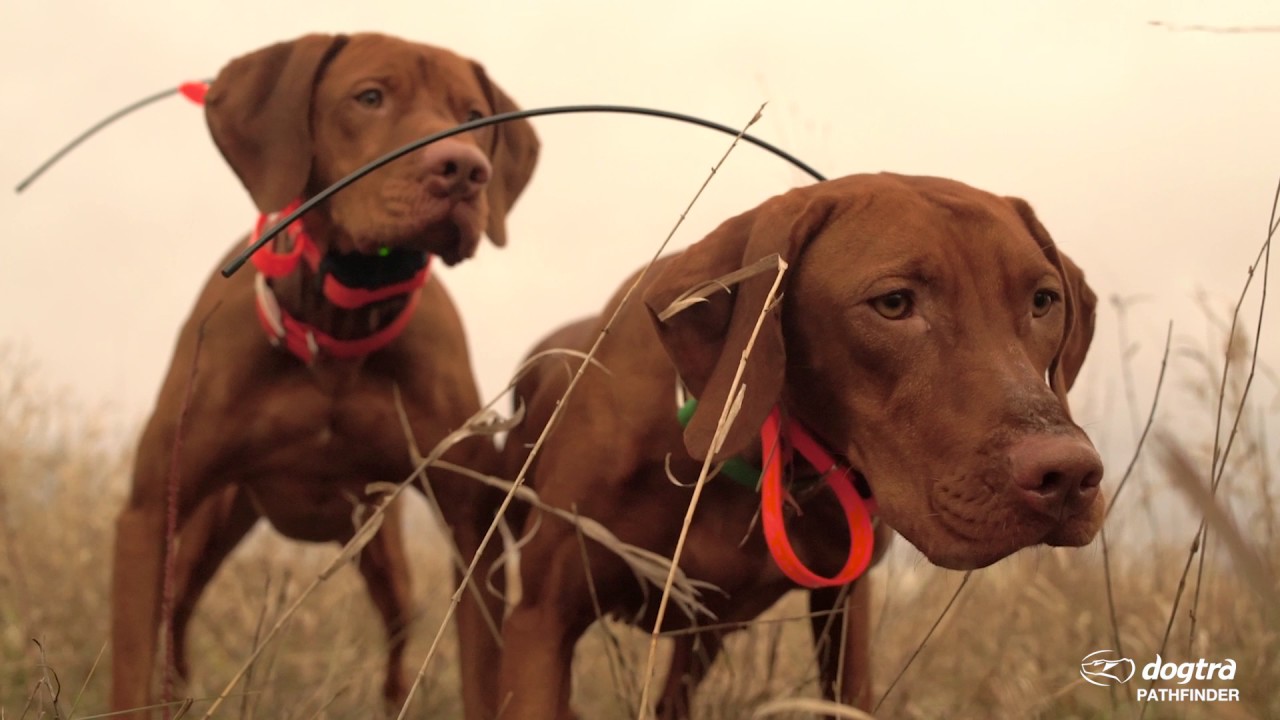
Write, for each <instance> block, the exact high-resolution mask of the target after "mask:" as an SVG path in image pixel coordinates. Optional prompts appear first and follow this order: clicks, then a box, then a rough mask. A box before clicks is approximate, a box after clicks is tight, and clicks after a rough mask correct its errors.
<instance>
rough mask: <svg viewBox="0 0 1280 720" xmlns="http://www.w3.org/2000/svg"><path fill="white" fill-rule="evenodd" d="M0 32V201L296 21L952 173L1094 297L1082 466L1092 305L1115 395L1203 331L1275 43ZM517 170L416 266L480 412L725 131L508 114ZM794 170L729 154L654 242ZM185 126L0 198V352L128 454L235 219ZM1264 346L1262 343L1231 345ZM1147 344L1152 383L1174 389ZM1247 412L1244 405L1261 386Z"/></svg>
mask: <svg viewBox="0 0 1280 720" xmlns="http://www.w3.org/2000/svg"><path fill="white" fill-rule="evenodd" d="M0 8H3V10H2V13H3V23H2V24H3V29H0V87H2V88H4V92H5V101H4V106H5V107H6V109H7V111H6V112H4V113H0V137H3V138H4V148H5V149H4V151H3V153H2V154H0V178H2V179H3V180H4V182H5V183H7V184H8V186H9V187H12V186H13V185H15V184H17V182H18V181H19V180H20V179H21V178H22V177H23V176H24V175H25V174H26V173H27V172H28V171H30V170H31V169H33V168H34V167H35V166H36V165H37V164H38V163H39V162H40V161H42V160H43V159H45V157H47V156H48V155H49V154H50V153H52V152H53V151H54V150H55V149H57V148H58V147H59V146H60V145H61V144H62V143H64V142H65V141H66V140H68V139H70V138H71V137H72V136H74V135H75V134H76V133H78V132H79V131H81V130H82V129H84V128H85V127H87V126H88V125H89V124H90V123H92V122H94V121H96V120H97V119H99V118H101V117H102V116H104V115H105V114H106V113H108V112H110V111H112V110H115V109H116V108H118V107H120V106H122V105H124V104H125V103H127V102H130V101H132V100H134V99H137V98H140V97H142V96H144V95H147V94H150V93H152V92H155V91H157V90H160V89H163V88H165V87H169V86H173V85H175V84H176V83H178V82H180V81H184V80H188V79H197V78H205V77H211V76H212V75H214V74H215V73H216V72H217V71H218V69H219V68H220V67H221V66H222V65H223V64H224V63H225V62H226V61H227V60H229V59H230V58H232V57H235V56H238V55H240V54H243V53H246V52H248V51H251V50H254V49H256V48H258V47H261V46H263V45H266V44H269V43H272V42H275V41H278V40H282V39H288V38H292V37H295V36H297V35H300V34H303V33H306V32H312V31H327V32H353V31H360V30H377V31H383V32H388V33H394V34H398V35H402V36H404V37H407V38H411V39H416V40H420V41H424V42H429V43H434V44H439V45H445V46H448V47H450V48H452V49H454V50H456V51H458V52H460V53H462V54H465V55H468V56H471V57H474V58H476V59H479V60H480V61H481V62H482V63H483V64H484V65H485V66H486V67H487V68H488V71H489V74H490V77H492V78H494V79H495V81H496V82H498V83H499V84H500V85H502V86H503V87H504V88H505V89H506V90H507V91H508V92H509V93H510V94H511V95H512V96H513V97H514V98H515V99H516V100H517V102H519V103H520V104H521V105H522V106H524V107H535V106H543V105H555V104H563V103H624V104H636V105H651V106H655V107H659V108H665V109H671V110H679V111H683V112H688V113H693V114H697V115H701V116H703V117H706V118H709V119H713V120H717V121H720V122H724V123H727V124H730V125H738V124H741V123H743V122H745V121H746V120H747V119H748V118H749V117H750V116H751V114H752V113H753V112H754V111H755V109H756V108H757V107H758V106H759V105H760V104H761V103H762V102H764V101H768V103H769V105H768V107H767V108H766V109H765V113H764V118H763V120H762V121H761V122H760V123H759V124H758V125H757V126H756V128H755V129H754V131H755V132H756V133H757V134H759V135H760V136H762V137H764V138H766V139H770V140H772V141H774V142H776V143H778V144H780V145H782V146H783V147H784V148H786V149H788V150H790V151H792V152H793V153H795V154H797V155H798V156H799V157H801V158H802V159H804V160H806V161H807V162H808V163H810V164H812V165H813V166H815V167H816V168H817V169H819V170H820V171H821V172H824V173H826V174H827V175H829V176H838V175H842V174H848V173H855V172H864V171H879V170H893V171H898V172H906V173H922V174H935V175H944V176H950V177H954V178H957V179H960V180H963V181H966V182H968V183H971V184H974V185H977V186H979V187H982V188H984V189H989V190H992V191H995V192H999V193H1006V194H1016V195H1021V196H1023V197H1026V198H1027V199H1029V200H1030V201H1031V202H1032V203H1033V205H1034V206H1035V207H1036V209H1037V210H1038V212H1039V214H1040V217H1041V219H1042V220H1043V221H1044V222H1045V224H1046V225H1047V226H1048V227H1049V229H1050V231H1051V232H1052V233H1053V234H1054V235H1055V237H1056V238H1057V240H1058V242H1059V244H1060V245H1061V246H1062V247H1063V248H1065V249H1066V251H1067V252H1068V253H1069V254H1070V255H1072V257H1074V258H1075V259H1076V260H1077V261H1078V262H1079V263H1080V265H1082V266H1083V267H1084V268H1085V270H1086V272H1087V275H1088V278H1089V281H1090V282H1091V284H1092V285H1093V287H1094V288H1095V289H1096V290H1097V292H1098V294H1099V296H1100V297H1101V298H1103V304H1102V306H1101V307H1100V308H1099V326H1098V334H1097V339H1096V341H1095V344H1094V347H1093V355H1092V358H1091V360H1090V362H1089V363H1088V364H1087V365H1086V369H1085V375H1084V377H1083V379H1082V382H1081V384H1080V386H1079V387H1078V388H1077V390H1076V392H1075V393H1074V396H1075V398H1076V399H1075V404H1076V406H1077V408H1078V412H1079V414H1080V418H1079V419H1080V420H1081V421H1082V423H1083V424H1084V425H1085V426H1086V427H1087V428H1088V429H1089V430H1090V431H1091V433H1093V435H1094V437H1095V439H1096V440H1097V441H1098V442H1099V444H1100V445H1101V446H1103V449H1104V452H1106V451H1107V450H1108V448H1109V447H1110V448H1112V449H1113V450H1114V449H1115V448H1123V449H1124V451H1125V452H1127V451H1128V448H1129V447H1131V442H1132V433H1133V428H1132V422H1131V418H1130V414H1129V413H1128V412H1117V411H1116V408H1117V407H1118V406H1117V404H1116V403H1117V402H1118V399H1119V398H1120V397H1121V396H1122V392H1121V379H1120V378H1121V374H1120V373H1119V371H1118V370H1119V362H1120V355H1121V353H1120V351H1119V346H1118V343H1117V339H1116V338H1117V334H1118V326H1117V316H1116V314H1115V313H1114V311H1113V308H1112V307H1111V305H1110V304H1108V303H1107V299H1108V298H1110V297H1112V296H1123V297H1127V298H1139V299H1140V300H1141V302H1140V303H1138V304H1136V305H1134V306H1133V307H1132V308H1131V309H1130V311H1129V327H1128V332H1129V333H1130V337H1131V340H1132V341H1133V343H1134V344H1135V345H1136V346H1137V350H1136V353H1135V354H1133V355H1132V356H1131V362H1132V364H1133V369H1134V372H1135V374H1136V376H1137V377H1136V397H1137V398H1138V399H1139V401H1140V402H1141V403H1145V402H1147V398H1149V395H1150V393H1151V390H1152V387H1153V384H1154V377H1155V370H1156V368H1157V366H1158V363H1159V352H1160V349H1161V345H1162V343H1163V338H1164V331H1165V326H1166V323H1167V322H1168V321H1169V319H1170V318H1177V326H1176V335H1177V336H1178V337H1179V338H1180V341H1181V344H1182V345H1184V346H1196V347H1200V348H1202V349H1203V348H1204V346H1205V342H1206V338H1207V337H1209V331H1208V330H1207V324H1206V322H1205V320H1204V316H1203V313H1202V312H1201V310H1200V309H1199V307H1198V305H1197V303H1196V296H1197V293H1200V292H1203V293H1204V295H1205V296H1206V297H1207V298H1208V300H1209V302H1210V304H1211V305H1212V306H1213V307H1215V308H1217V309H1219V310H1224V309H1225V308H1226V307H1227V306H1228V305H1229V303H1230V302H1231V301H1233V300H1234V298H1235V296H1236V295H1237V294H1238V292H1239V287H1240V283H1241V282H1242V281H1243V279H1244V277H1245V271H1246V268H1247V266H1248V264H1249V263H1250V262H1251V261H1252V258H1253V257H1254V255H1255V253H1256V250H1257V247H1258V245H1259V243H1260V241H1261V240H1262V236H1263V229H1264V227H1265V222H1266V218H1267V211H1268V209H1269V207H1270V203H1271V195H1272V192H1273V190H1274V186H1275V183H1276V178H1277V174H1278V173H1280V142H1278V141H1277V136H1278V133H1277V130H1278V129H1280V93H1277V92H1276V89H1277V88H1276V84H1275V78H1276V72H1277V68H1276V60H1277V58H1280V34H1277V33H1252V34H1225V33H1211V32H1201V31H1174V30H1171V29H1169V28H1168V27H1164V26H1157V25H1153V24H1151V22H1152V21H1161V22H1165V23H1172V24H1175V25H1192V24H1209V25H1219V26H1230V25H1242V24H1244V25H1272V26H1274V25H1277V24H1280V9H1277V8H1276V7H1275V6H1274V5H1272V4H1270V3H1266V2H1261V1H1257V2H1224V3H1199V2H1129V3H1113V2H1044V3H1027V2H966V3H923V2H895V3H883V2H880V3H865V2H788V3H777V2H767V3H766V2H743V1H742V0H736V1H733V2H696V1H689V2H645V3H625V4H624V3H602V2H590V1H585V0H582V1H575V0H558V1H547V2H538V3H524V4H520V3H500V2H484V1H479V2H469V3H465V4H464V3H448V4H445V3H403V2H399V3H376V2H362V3H350V2H311V3H305V4H304V3H294V2H279V3H262V2H257V1H255V2H241V1H236V2H218V3H212V2H184V3H169V2H157V1H153V0H147V1H142V2H127V3H87V2H76V3H73V2H63V1H46V2H21V3H19V2H15V1H14V0H3V1H2V2H0ZM534 123H535V126H536V128H537V131H538V133H539V135H540V136H541V139H542V141H543V152H542V160H541V163H540V165H539V168H538V170H537V172H536V174H535V176H534V180H533V182H532V184H531V185H530V188H529V190H528V191H527V192H526V194H525V195H524V197H523V198H522V199H521V200H520V202H519V204H518V206H517V207H516V209H515V212H514V214H513V216H512V217H511V218H510V220H509V226H508V227H509V235H510V239H511V245H510V247H508V248H507V249H506V250H503V251H498V250H496V249H495V248H493V247H492V246H490V245H487V244H486V245H485V246H484V247H483V248H482V250H481V252H480V253H479V255H478V256H477V257H476V258H475V259H473V260H472V261H471V262H469V263H467V264H465V265H464V266H462V267H458V268H453V269H442V270H440V272H439V274H438V277H439V278H441V279H443V281H444V282H445V283H446V284H447V285H448V287H449V288H450V289H451V290H452V292H453V294H454V296H455V299H456V301H457V303H458V305H459V307H460V309H461V311H462V314H463V317H464V320H465V323H466V326H467V330H468V333H469V336H470V338H471V342H472V350H473V355H474V361H475V366H476V372H477V375H478V378H479V381H480V384H481V388H482V391H483V392H484V394H485V395H486V396H490V395H492V394H493V393H495V392H497V391H498V390H499V389H500V388H501V387H502V386H503V384H504V382H505V380H506V378H507V376H508V374H509V373H510V371H511V369H512V368H513V367H514V366H515V365H516V364H517V363H518V361H519V360H520V358H521V357H522V355H523V353H524V352H525V350H526V349H527V348H528V347H529V346H530V345H531V344H532V343H533V342H534V341H535V340H536V339H537V338H538V337H540V336H541V335H542V334H544V333H545V332H547V331H549V330H551V329H552V328H553V327H555V326H557V325H559V324H560V323H562V322H564V321H567V320H570V319H572V318H575V317H578V316H580V315H583V314H586V313H588V312H595V311H596V310H597V309H598V308H599V306H600V305H601V303H602V301H603V300H604V299H605V297H606V296H607V295H608V294H609V293H610V292H612V290H613V289H614V288H615V287H616V286H617V285H618V283H619V282H620V281H621V280H622V279H623V278H624V277H625V276H626V275H627V274H628V273H629V272H630V271H631V270H632V269H634V268H635V267H636V266H638V265H639V264H641V263H642V262H643V261H644V260H645V259H646V258H647V257H648V256H649V255H650V254H651V253H652V252H653V250H654V248H655V247H656V245H657V243H658V242H659V241H660V240H661V238H662V237H663V236H664V235H665V234H666V232H667V231H668V229H669V228H670V227H671V225H672V223H673V221H674V220H675V219H676V217H677V216H678V214H679V212H680V210H681V209H682V208H683V207H684V205H685V203H686V202H687V201H688V199H689V198H690V196H691V194H692V193H693V191H694V190H695V189H696V187H697V186H698V185H699V184H700V183H701V182H702V180H703V178H704V176H705V174H706V172H707V169H708V168H709V167H710V166H711V164H712V163H713V162H714V161H715V160H716V158H718V157H719V156H720V154H721V153H722V152H723V150H724V148H725V147H726V143H727V141H728V138H727V137H726V136H722V135H719V134H717V133H712V132H710V131H707V130H702V129H699V128H694V127H692V126H685V125H678V124H674V123H670V122H665V121H659V120H654V119H647V118H623V117H617V116H568V117H555V118H541V119H537V120H535V121H534ZM804 182H807V180H806V179H805V178H804V177H802V176H801V175H800V174H799V173H798V172H797V171H795V170H794V169H792V168H791V167H790V166H789V165H786V164H785V163H783V162H782V161H780V160H778V159H776V158H774V157H772V156H770V155H768V154H766V153H764V152H762V151H760V150H758V149H755V148H752V147H749V146H742V147H740V148H739V149H738V150H736V151H735V153H734V154H733V156H732V157H731V159H730V160H729V162H728V164H727V166H726V168H725V169H724V171H723V172H722V174H721V175H719V176H718V177H717V178H716V179H715V181H714V182H713V183H712V185H711V187H710V190H709V192H708V194H707V195H706V196H705V197H704V198H703V199H702V201H701V202H700V203H699V205H698V206H697V208H696V210H695V211H694V213H693V214H692V216H691V217H690V219H689V220H688V222H687V223H686V224H685V227H684V228H683V229H682V230H681V232H680V233H679V235H678V236H677V237H676V241H675V247H682V246H684V245H685V244H688V243H690V242H692V241H695V240H697V239H698V238H700V237H701V236H702V235H703V234H704V233H705V232H706V231H707V230H709V229H710V228H711V227H713V226H714V225H715V224H716V223H717V222H719V221H720V220H722V219H724V218H725V217H727V216H729V215H731V214H734V213H737V212H739V211H741V210H743V209H746V208H748V207H750V206H753V205H755V204H757V203H758V202H760V201H761V200H763V199H764V198H766V197H768V196H770V195H772V194H775V193H778V192H781V191H784V190H786V189H787V188H788V187H790V186H792V185H795V184H801V183H804ZM253 219H254V214H253V208H252V205H251V204H250V202H249V200H248V197H247V196H246V195H245V194H244V192H243V190H242V188H241V186H240V184H239V182H238V181H237V180H236V179H235V177H234V176H233V175H232V173H231V172H230V171H229V169H228V168H227V167H226V166H225V165H224V164H223V162H222V160H221V158H220V157H219V155H218V154H217V152H216V150H215V149H214V147H213V145H212V143H211V142H210V140H209V138H208V132H207V130H206V128H205V125H204V120H203V116H202V113H201V112H200V111H199V110H198V109H197V108H195V107H194V106H191V105H190V104H188V103H187V102H185V101H183V100H181V99H178V98H174V99H171V100H168V101H165V102H164V103H162V104H161V105H159V106H154V107H152V108H150V109H147V110H145V111H143V112H142V113H139V114H137V115H135V116H132V117H130V118H129V119H128V120H126V121H125V122H124V123H122V124H120V125H118V126H116V127H113V128H111V129H110V130H109V131H107V132H106V133H104V134H102V135H100V136H99V137H98V138H96V139H94V140H93V141H91V142H90V143H89V144H88V145H86V146H84V147H83V148H81V149H80V150H78V151H77V152H75V153H74V154H73V155H71V156H70V157H69V158H68V159H67V160H65V161H64V162H63V163H62V164H60V165H59V166H58V167H56V168H55V169H54V170H53V171H52V172H51V173H50V174H48V175H47V176H46V177H45V178H43V179H42V180H41V181H40V182H39V183H37V184H36V185H35V186H34V187H33V188H31V189H30V190H28V191H27V192H26V193H24V194H23V195H15V194H13V193H12V192H5V193H0V233H3V236H4V238H5V240H4V249H3V251H0V342H8V343H10V344H11V345H16V347H18V348H19V349H20V351H22V352H24V353H25V354H26V355H27V357H28V358H29V359H30V360H31V361H32V362H34V363H35V364H37V365H38V366H39V367H40V368H41V369H42V371H43V374H44V377H45V378H46V379H47V380H49V381H51V382H53V383H55V384H58V385H65V386H67V387H68V389H69V391H70V392H71V393H73V394H74V395H76V396H78V397H80V398H83V399H85V400H86V401H88V402H89V403H90V404H95V405H97V404H100V405H103V406H105V407H106V409H107V412H108V413H109V417H111V418H113V420H114V421H115V423H116V424H118V426H119V428H120V429H121V432H122V433H125V434H126V435H127V436H131V435H132V433H133V432H134V431H135V430H136V428H137V426H138V424H139V423H140V422H141V421H142V419H143V418H144V416H145V413H146V412H147V410H148V409H149V407H150V403H151V402H152V401H153V399H154V395H155V392H156V390H157V387H158V384H159V381H160V378H161V376H162V374H163V371H164V368H165V366H166V364H167V362H168V358H169V353H170V351H171V347H172V343H173V339H174V337H175V333H176V331H177V328H178V327H179V325H180V323H181V321H182V319H183V318H184V317H185V316H186V314H187V312H188V310H189V308H190V306H191V303H192V301H193V299H194V297H195V295H196V292H197V290H198V287H199V285H200V284H201V283H202V282H203V280H204V278H205V277H206V276H207V274H208V273H209V272H210V271H211V269H212V268H213V264H214V263H215V261H216V260H217V258H218V257H219V256H220V255H221V253H222V252H223V251H224V250H225V248H226V247H227V246H228V245H229V243H231V242H232V241H233V240H234V239H235V238H236V237H238V236H239V235H240V234H241V233H243V232H244V231H245V230H246V228H247V227H248V226H249V224H250V223H251V222H252V221H253ZM1263 344H1264V347H1263V354H1264V357H1267V358H1271V359H1274V358H1275V357H1276V355H1277V353H1276V344H1275V342H1273V338H1268V337H1266V336H1265V334H1264V337H1263ZM1177 362H1181V361H1180V360H1179V359H1178V358H1175V369H1177V368H1178V367H1181V368H1182V370H1183V371H1186V372H1188V373H1193V374H1194V373H1197V372H1198V371H1197V370H1196V369H1195V368H1194V367H1191V366H1188V365H1186V363H1185V362H1183V364H1182V365H1181V366H1178V365H1177V364H1176V363H1177ZM1272 388H1273V389H1272V390H1270V391H1269V392H1270V393H1271V395H1269V396H1267V397H1269V398H1271V401H1274V386H1272Z"/></svg>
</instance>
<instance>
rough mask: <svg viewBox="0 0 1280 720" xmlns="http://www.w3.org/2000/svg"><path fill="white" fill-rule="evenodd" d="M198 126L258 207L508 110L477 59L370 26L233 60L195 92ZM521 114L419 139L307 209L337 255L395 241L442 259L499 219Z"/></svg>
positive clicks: (520, 168) (511, 192) (519, 168)
mask: <svg viewBox="0 0 1280 720" xmlns="http://www.w3.org/2000/svg"><path fill="white" fill-rule="evenodd" d="M205 109H206V118H207V120H208V123H209V129H210V132H211V133H212V135H213V140H214V142H215V144H217V146H218V149H219V150H220V151H221V152H222V155H223V157H225V158H226V160H227V162H228V163H229V164H230V165H231V168H232V169H233V170H234V171H235V173H236V175H238V176H239V177H240V180H241V182H243V183H244V185H245V187H246V188H247V189H248V191H249V194H250V196H252V198H253V201H254V203H255V204H256V205H257V206H258V209H259V210H261V211H262V212H271V211H275V210H279V209H281V208H282V207H284V206H285V205H287V204H288V203H289V202H290V201H292V200H293V199H295V198H297V197H299V196H309V195H311V194H314V193H316V192H318V191H319V190H321V189H323V188H325V187H327V186H329V185H331V184H332V183H334V182H336V181H337V180H339V179H341V178H342V177H344V176H346V175H347V174H349V173H351V172H353V171H355V170H357V169H358V168H360V167H361V166H363V165H365V164H366V163H368V162H370V161H372V160H374V159H376V158H378V157H379V156H381V155H383V154H385V153H387V152H390V151H392V150H394V149H396V148H397V147H400V146H401V145H404V144H406V143H409V142H411V141H413V140H415V139H417V138H420V137H423V136H425V135H430V134H432V133H436V132H439V131H442V130H447V129H449V128H451V127H454V126H456V125H458V124H460V123H463V122H466V121H468V120H472V119H475V118H478V117H482V116H486V115H493V114H497V113H503V112H509V111H512V110H516V109H517V108H516V105H515V103H514V102H512V100H511V98H510V97H508V96H507V94H506V93H505V92H503V90H502V89H501V88H500V87H498V86H497V85H496V84H494V83H493V82H491V81H490V80H489V78H488V76H487V75H486V74H485V71H484V69H483V68H482V67H481V66H480V65H479V64H477V63H475V62H472V61H470V60H467V59H465V58H462V57H459V56H458V55H455V54H454V53H452V52H449V51H448V50H444V49H441V48H436V47H431V46H429V45H421V44H417V43H411V42H406V41H404V40H400V39H397V38H393V37H388V36H385V35H377V34H359V35H352V36H350V37H347V36H342V35H338V36H333V35H307V36H304V37H301V38H299V39H297V40H294V41H292V42H285V43H279V44H276V45H272V46H270V47H267V48H264V49H262V50H258V51H256V52H253V53H250V54H249V55H246V56H244V57H241V58H239V59H236V60H233V61H232V62H231V63H229V64H228V65H227V66H226V67H225V68H223V70H222V72H221V73H219V75H218V77H217V79H216V80H215V81H214V82H213V84H212V86H210V88H209V93H208V95H207V97H206V101H205ZM537 156H538V140H537V137H536V136H535V135H534V132H533V127H532V125H530V124H529V122H528V121H526V120H518V121H515V122H509V123H504V124H502V125H496V126H491V127H489V128H485V129H482V130H479V131H474V132H471V133H466V134H464V135H460V136H454V137H453V138H449V139H447V140H442V141H440V142H437V143H433V144H431V145H428V146H427V147H425V148H423V149H421V150H418V151H417V152H416V153H413V154H411V155H410V156H408V157H404V158H401V159H400V160H397V161H396V162H393V163H391V164H390V165H388V166H384V167H383V168H381V169H379V170H376V171H374V172H373V173H372V174H371V175H370V176H368V177H366V178H364V179H363V180H361V181H360V182H357V183H356V184H355V185H354V186H352V187H351V188H349V189H347V190H344V191H343V192H341V193H338V194H337V195H335V196H334V197H333V199H332V200H330V201H329V202H328V203H327V204H326V206H325V207H323V208H321V209H320V210H321V212H318V213H312V215H314V216H315V217H312V216H308V218H307V223H308V225H309V226H312V225H315V226H317V228H318V229H319V230H320V232H313V235H316V236H318V237H322V238H332V239H333V240H332V242H334V243H337V245H338V247H337V249H338V250H340V251H342V252H352V251H356V252H364V253H368V252H373V251H374V250H376V249H378V248H382V247H407V248H411V249H416V250H424V251H428V252H432V253H435V254H436V255H439V256H440V257H441V258H442V259H444V260H445V262H447V263H449V264H454V263H457V262H460V261H461V260H464V259H466V258H469V257H471V256H472V255H473V254H474V253H475V251H476V248H477V247H478V245H479V239H480V235H481V233H487V234H488V236H489V238H490V240H492V241H493V242H494V243H495V244H497V245H499V246H501V245H505V244H506V239H507V236H506V226H505V219H506V214H507V212H508V211H509V210H510V209H511V206H512V205H513V204H514V203H515V200H516V198H517V197H519V195H520V192H521V191H522V190H523V189H524V187H525V185H526V184H527V183H528V181H529V178H530V177H531V176H532V174H533V168H534V165H535V163H536V161H537Z"/></svg>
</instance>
